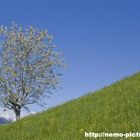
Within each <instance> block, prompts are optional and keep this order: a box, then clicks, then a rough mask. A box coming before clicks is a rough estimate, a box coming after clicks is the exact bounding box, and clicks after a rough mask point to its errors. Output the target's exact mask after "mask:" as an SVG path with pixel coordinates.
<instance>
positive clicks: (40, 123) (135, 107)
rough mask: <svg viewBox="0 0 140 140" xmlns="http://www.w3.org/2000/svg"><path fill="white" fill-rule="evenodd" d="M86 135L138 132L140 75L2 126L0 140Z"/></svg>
mask: <svg viewBox="0 0 140 140" xmlns="http://www.w3.org/2000/svg"><path fill="white" fill-rule="evenodd" d="M85 131H86V132H88V131H91V132H138V131H140V73H137V74H135V75H134V76H132V77H129V78H125V79H123V80H121V81H118V82H116V83H115V84H113V85H111V86H109V87H105V88H103V89H102V90H100V91H97V92H95V93H93V94H88V95H86V96H83V97H80V98H79V99H76V100H73V101H70V102H68V103H65V104H63V105H61V106H57V107H55V108H52V109H49V110H48V111H46V112H43V113H40V114H37V115H34V116H29V117H26V118H24V119H22V120H20V121H18V122H16V123H14V124H11V125H8V126H1V127H0V140H84V139H88V138H85V137H84V134H85ZM91 139H93V138H91ZM101 139H102V140H103V139H105V138H101ZM108 139H109V138H108ZM110 139H111V138H110ZM118 139H119V138H117V140H118ZM130 139H132V140H133V139H134V138H130Z"/></svg>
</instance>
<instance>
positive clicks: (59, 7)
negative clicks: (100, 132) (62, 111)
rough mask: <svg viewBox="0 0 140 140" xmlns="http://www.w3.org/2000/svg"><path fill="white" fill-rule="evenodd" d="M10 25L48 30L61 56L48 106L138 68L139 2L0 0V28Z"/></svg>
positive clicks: (128, 0)
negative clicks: (62, 66) (61, 72)
mask: <svg viewBox="0 0 140 140" xmlns="http://www.w3.org/2000/svg"><path fill="white" fill-rule="evenodd" d="M12 21H15V22H16V23H18V24H19V25H22V26H24V27H26V26H29V25H33V26H35V27H38V28H41V29H46V28H47V29H48V31H49V32H50V33H51V34H53V35H54V37H55V40H54V41H55V44H56V45H57V46H58V48H59V49H60V50H61V51H62V52H63V53H64V56H65V60H66V62H67V64H68V67H67V68H66V69H65V71H64V76H63V77H62V80H61V81H62V83H61V86H62V87H63V89H62V90H58V91H56V93H55V95H53V96H52V98H51V99H48V106H53V105H56V104H59V103H63V102H65V101H67V100H71V99H73V98H77V97H79V96H81V95H83V94H84V93H87V92H90V91H94V90H96V89H100V88H102V87H103V86H106V85H108V84H111V83H113V82H114V81H116V80H119V79H121V78H122V77H124V76H128V75H131V74H133V73H135V72H137V71H139V70H140V1H139V0H134V1H133V0H22V1H21V0H0V24H1V25H10V23H11V22H12ZM32 110H33V111H38V110H39V108H35V107H33V108H32Z"/></svg>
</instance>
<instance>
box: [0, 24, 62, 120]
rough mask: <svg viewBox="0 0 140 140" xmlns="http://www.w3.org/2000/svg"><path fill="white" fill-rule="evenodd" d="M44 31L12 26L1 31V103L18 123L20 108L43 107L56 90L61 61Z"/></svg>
mask: <svg viewBox="0 0 140 140" xmlns="http://www.w3.org/2000/svg"><path fill="white" fill-rule="evenodd" d="M52 39H53V37H52V36H51V35H49V34H48V32H47V30H45V31H40V30H39V29H36V28H34V27H32V26H30V27H29V28H27V29H23V28H22V27H19V26H18V25H16V24H15V23H12V25H11V27H10V28H7V27H6V26H1V27H0V42H1V44H0V103H1V105H4V107H5V108H8V109H12V110H13V111H14V112H15V115H16V120H18V119H20V112H21V109H22V108H25V109H29V108H28V105H29V104H34V103H37V104H39V105H41V106H42V105H44V104H45V102H44V100H43V99H44V98H46V97H48V95H49V94H51V93H52V91H53V90H54V89H56V88H57V87H58V82H59V78H60V76H61V74H60V70H61V68H62V67H63V66H64V63H63V58H62V56H61V55H60V53H58V52H57V50H56V48H55V45H54V44H53V41H52Z"/></svg>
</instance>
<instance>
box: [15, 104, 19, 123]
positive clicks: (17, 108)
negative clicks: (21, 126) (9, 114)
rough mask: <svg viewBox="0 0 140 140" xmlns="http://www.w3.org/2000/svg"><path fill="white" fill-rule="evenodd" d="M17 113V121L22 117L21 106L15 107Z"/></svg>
mask: <svg viewBox="0 0 140 140" xmlns="http://www.w3.org/2000/svg"><path fill="white" fill-rule="evenodd" d="M14 112H15V115H16V121H17V120H19V119H20V107H19V106H16V107H15V110H14Z"/></svg>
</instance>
